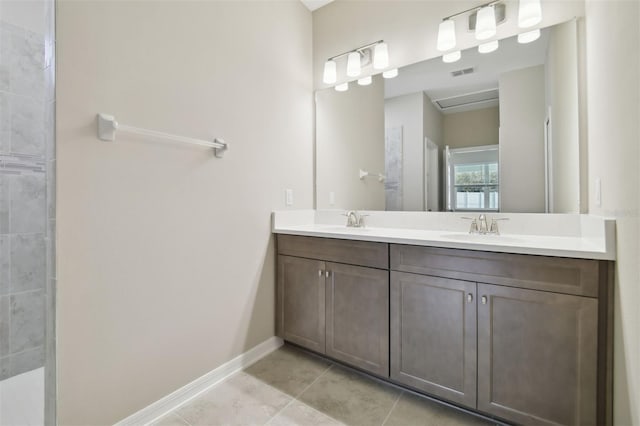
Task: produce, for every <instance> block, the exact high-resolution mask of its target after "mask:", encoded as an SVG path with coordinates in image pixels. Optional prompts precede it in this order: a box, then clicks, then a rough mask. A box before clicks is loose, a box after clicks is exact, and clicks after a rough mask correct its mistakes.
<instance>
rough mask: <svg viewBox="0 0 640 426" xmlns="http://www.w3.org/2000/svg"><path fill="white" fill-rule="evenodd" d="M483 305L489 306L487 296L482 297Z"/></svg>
mask: <svg viewBox="0 0 640 426" xmlns="http://www.w3.org/2000/svg"><path fill="white" fill-rule="evenodd" d="M482 304H483V305H486V304H487V296H482Z"/></svg>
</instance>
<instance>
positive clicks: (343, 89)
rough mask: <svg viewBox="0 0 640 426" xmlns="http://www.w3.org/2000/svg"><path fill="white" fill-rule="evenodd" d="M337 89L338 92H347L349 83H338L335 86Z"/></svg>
mask: <svg viewBox="0 0 640 426" xmlns="http://www.w3.org/2000/svg"><path fill="white" fill-rule="evenodd" d="M335 89H336V91H338V92H346V91H347V90H349V83H348V82H347V83H342V84H338V85H337V86H336V87H335Z"/></svg>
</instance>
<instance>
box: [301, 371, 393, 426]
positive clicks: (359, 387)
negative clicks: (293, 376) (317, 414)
mask: <svg viewBox="0 0 640 426" xmlns="http://www.w3.org/2000/svg"><path fill="white" fill-rule="evenodd" d="M399 393H400V391H399V390H398V389H395V388H393V387H391V386H388V385H385V384H382V383H380V382H377V381H375V380H373V379H370V378H368V377H366V376H364V375H361V374H358V373H355V372H353V371H350V370H347V369H345V368H343V367H339V366H337V365H334V366H332V367H331V369H330V370H329V371H327V372H326V373H325V374H323V375H322V376H321V377H320V378H319V379H318V380H317V381H316V382H315V383H314V384H313V385H311V387H309V389H307V390H306V391H304V393H303V394H302V395H301V396H300V397H299V398H298V399H299V400H300V401H302V402H304V403H305V404H307V405H310V406H312V407H313V408H315V409H316V410H318V411H321V412H322V413H325V414H327V415H328V416H330V417H332V418H334V419H337V420H339V421H341V422H344V423H346V424H348V425H380V424H382V421H383V420H384V419H385V417H386V416H387V414H388V413H389V412H390V411H391V407H393V404H394V403H395V401H396V399H397V398H398V395H399Z"/></svg>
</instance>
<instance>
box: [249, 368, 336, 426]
mask: <svg viewBox="0 0 640 426" xmlns="http://www.w3.org/2000/svg"><path fill="white" fill-rule="evenodd" d="M331 367H333V363H331V364H329V366H328V367H327V368H325V369H324V371H323V372H322V373H320V375H318V377H316V378H315V379H314V380H313V382H311V383H310V384H309V385H307V386H306V387H305V388H304V389H302V390H301V391H300V392H299V393H298V394H297V395H296V396H291V395H290V396H291V400H290V401H289V402H288V403H287V404H286V405H285V406H284V407H282V408H281V409H280V410H278V412H277V413H275V414H274V415H273V416H271V418H270V419H269V420H267V421H266V423H264V424H265V426H266V425H268V424H270V423H271V422H272V421H273V419H275V418H276V417H278V414H280V413H282V412H283V411H284V410H286V409H287V408H288V407H289V406H290V405H291V404H293V403H294V402H295V401H298V402H302V401H299V400H298V397H299V396H301V395H302V394H303V393H305V392H306V391H307V389H309V388H310V387H311V386H313V384H314V383H315V382H317V381H318V379H320V377H322V376H324V375H325V373H326V372H327V371H329V370H330V369H331ZM261 381H262V380H261ZM263 383H264V382H263ZM266 385H267V386H269V387H272V388H273V389H276V390H278V391H280V390H279V389H277V388H275V387H273V386H271V385H270V384H268V383H266ZM280 392H282V391H280ZM285 395H286V394H285ZM305 405H306V404H305Z"/></svg>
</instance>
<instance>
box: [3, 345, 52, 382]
mask: <svg viewBox="0 0 640 426" xmlns="http://www.w3.org/2000/svg"><path fill="white" fill-rule="evenodd" d="M10 360H11V376H17V375H18V374H22V373H26V372H27V371H32V370H35V369H36V368H41V367H43V366H44V348H43V347H42V346H40V347H37V348H34V349H30V350H28V351H24V352H20V353H17V354H13V355H11V357H10Z"/></svg>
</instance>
